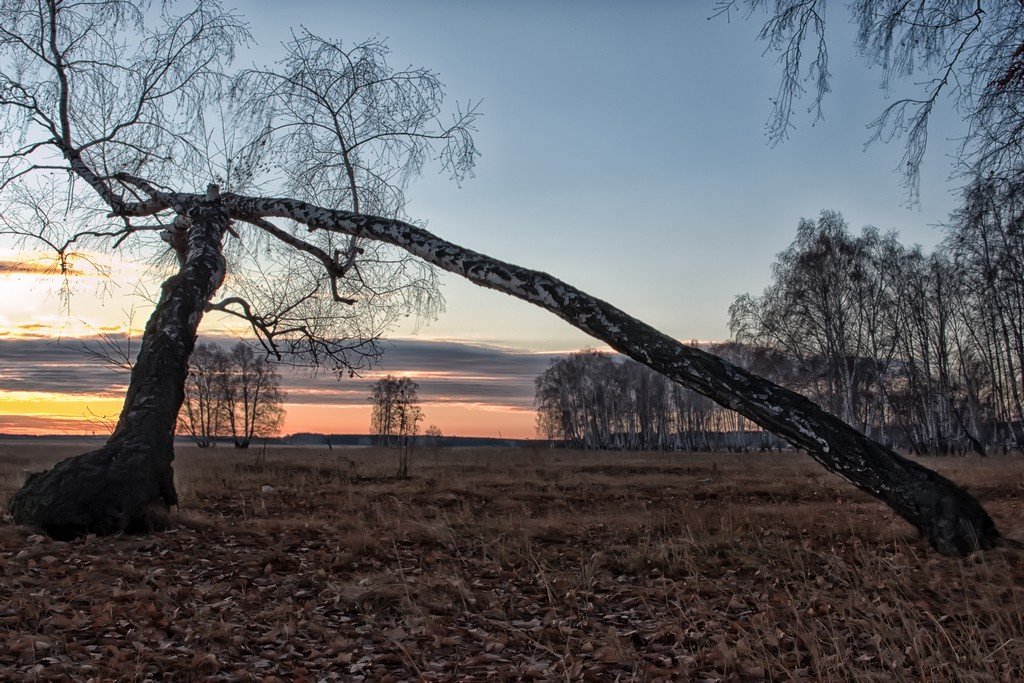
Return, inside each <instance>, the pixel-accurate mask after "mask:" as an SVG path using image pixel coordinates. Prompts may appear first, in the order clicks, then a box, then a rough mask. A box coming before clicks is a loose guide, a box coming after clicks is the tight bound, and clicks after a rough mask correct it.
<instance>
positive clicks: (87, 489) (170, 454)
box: [10, 203, 228, 539]
mask: <svg viewBox="0 0 1024 683" xmlns="http://www.w3.org/2000/svg"><path fill="white" fill-rule="evenodd" d="M188 216H189V218H190V219H191V223H192V226H191V228H190V229H189V240H188V254H187V257H186V259H185V262H184V265H183V266H182V268H181V270H180V271H179V272H178V274H176V275H175V276H173V277H171V278H169V279H168V280H167V281H166V282H165V283H164V284H163V291H162V294H161V296H160V301H159V302H158V303H157V306H156V310H154V311H153V315H152V316H151V317H150V319H149V322H148V323H147V324H146V331H145V334H144V335H143V337H142V345H141V349H140V350H139V356H138V358H137V359H136V362H135V365H134V367H133V368H132V375H131V382H130V384H129V386H128V393H127V395H126V397H125V402H124V407H123V408H122V410H121V416H120V418H119V419H118V422H117V426H116V427H115V428H114V432H113V434H112V435H111V436H110V438H109V439H108V440H107V442H106V444H104V445H103V446H102V447H101V448H99V449H97V450H95V451H90V452H88V453H84V454H82V455H79V456H76V457H73V458H69V459H67V460H63V461H61V462H60V463H58V464H57V465H56V466H54V468H53V469H51V470H48V471H46V472H41V473H39V474H33V475H32V476H30V477H29V479H28V481H26V482H25V485H24V486H23V487H22V488H21V490H20V491H18V492H17V493H16V494H15V496H14V498H13V499H12V500H11V504H10V508H11V513H12V514H13V516H14V520H15V521H16V522H17V523H19V524H27V525H30V526H35V527H39V528H41V529H43V530H44V531H45V532H46V533H48V534H50V535H51V536H53V537H54V538H60V539H67V538H73V537H76V536H81V535H84V534H89V533H97V534H109V533H115V532H118V531H144V530H147V529H152V528H154V527H158V526H160V524H161V522H162V520H163V519H164V518H165V517H166V512H167V509H168V508H169V507H170V506H171V505H174V504H176V503H177V500H178V499H177V494H176V492H175V490H174V472H173V470H172V468H171V461H172V460H173V459H174V427H175V424H176V421H177V416H178V410H179V409H180V408H181V403H182V400H183V398H184V388H185V377H186V375H187V374H188V357H189V355H190V354H191V353H192V348H193V347H194V346H195V341H196V328H197V327H198V325H199V321H200V319H202V316H203V311H204V309H205V307H206V304H207V302H209V300H210V298H211V297H212V296H213V294H214V292H215V291H216V290H217V288H218V287H220V285H221V283H222V282H223V280H224V257H223V255H222V253H221V238H222V236H223V234H224V230H225V229H226V228H227V225H228V214H227V212H226V211H225V210H224V209H223V208H221V207H220V206H219V204H213V203H210V204H205V205H199V206H195V207H194V208H192V209H191V210H190V211H189V212H188Z"/></svg>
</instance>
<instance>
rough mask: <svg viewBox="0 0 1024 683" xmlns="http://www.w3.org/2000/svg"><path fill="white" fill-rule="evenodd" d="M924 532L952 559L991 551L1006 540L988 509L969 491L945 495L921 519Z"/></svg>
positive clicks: (948, 492)
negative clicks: (977, 552)
mask: <svg viewBox="0 0 1024 683" xmlns="http://www.w3.org/2000/svg"><path fill="white" fill-rule="evenodd" d="M922 518H923V519H922V524H921V527H920V528H921V530H922V533H923V536H924V537H925V539H926V540H927V541H928V543H929V544H931V546H932V547H933V548H935V550H937V551H938V552H939V553H941V554H943V555H947V556H951V557H959V556H964V555H968V554H970V553H972V552H974V551H976V550H988V549H989V548H995V547H996V546H998V545H1001V544H1002V541H1003V538H1002V535H1001V534H1000V533H999V530H998V529H996V525H995V522H993V521H992V518H991V517H989V516H988V513H986V512H985V509H984V508H982V507H981V505H980V504H979V503H978V501H977V500H975V499H974V498H973V497H972V496H970V495H969V494H968V493H967V492H966V491H963V490H962V489H957V490H955V491H943V492H942V493H941V494H940V495H938V496H936V497H935V500H934V503H933V505H932V506H931V509H930V510H927V511H925V514H924V515H922Z"/></svg>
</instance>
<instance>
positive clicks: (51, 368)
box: [0, 337, 559, 410]
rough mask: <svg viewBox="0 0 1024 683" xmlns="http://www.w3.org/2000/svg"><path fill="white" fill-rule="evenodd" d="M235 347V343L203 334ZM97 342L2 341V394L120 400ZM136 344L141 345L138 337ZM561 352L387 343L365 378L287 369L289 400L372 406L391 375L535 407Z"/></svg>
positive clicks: (438, 397) (437, 397) (439, 397)
mask: <svg viewBox="0 0 1024 683" xmlns="http://www.w3.org/2000/svg"><path fill="white" fill-rule="evenodd" d="M203 339H204V341H213V342H215V343H217V344H219V345H224V346H229V345H231V344H233V343H234V341H235V340H233V339H227V338H209V337H204V338H203ZM83 343H84V344H89V343H92V344H93V345H94V347H95V344H96V340H95V339H93V340H90V339H64V340H61V341H52V340H47V339H40V338H25V337H12V338H0V368H2V370H0V391H7V392H43V393H46V392H54V391H60V392H61V393H64V394H74V395H79V396H99V397H105V398H115V397H119V396H122V395H123V393H124V390H125V386H126V385H127V383H128V377H127V375H126V374H125V373H124V372H118V371H116V370H115V369H113V368H112V367H110V366H108V365H106V364H104V363H102V362H101V361H100V360H98V359H96V358H93V357H90V356H87V355H84V354H83V353H82V345H83ZM136 345H137V340H136ZM558 355H559V354H555V353H536V352H531V351H523V350H517V349H511V348H505V347H499V346H488V345H482V344H475V343H467V342H461V341H437V340H418V339H397V340H394V341H390V342H388V343H387V344H386V351H385V355H384V357H383V359H382V362H381V364H380V365H379V366H378V367H376V368H375V369H374V370H373V371H371V372H367V373H365V374H364V375H363V376H362V377H355V378H349V377H347V376H345V377H343V378H342V379H338V378H337V376H336V375H335V374H333V373H331V372H325V371H321V372H318V373H314V372H311V371H308V370H303V369H295V368H289V367H281V368H280V372H281V375H282V379H283V384H284V388H285V390H286V391H287V392H288V402H289V403H295V404H304V405H322V406H328V405H366V404H367V402H368V398H369V395H370V390H371V387H372V385H373V383H374V382H375V381H376V380H377V379H379V378H380V377H382V376H384V375H386V374H394V375H404V376H409V377H412V378H413V379H414V380H415V381H416V382H418V383H419V385H420V398H421V400H422V401H423V403H425V404H464V405H477V406H490V407H495V406H497V407H504V408H506V409H512V410H530V409H532V406H533V382H534V379H535V378H536V376H537V375H538V374H540V373H541V372H542V371H543V370H544V368H546V367H547V365H548V363H549V361H550V360H551V358H554V357H556V356H558Z"/></svg>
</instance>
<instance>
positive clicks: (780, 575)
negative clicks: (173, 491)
mask: <svg viewBox="0 0 1024 683" xmlns="http://www.w3.org/2000/svg"><path fill="white" fill-rule="evenodd" d="M0 448H2V449H3V451H2V454H0V496H2V497H3V499H4V500H5V501H6V500H7V499H9V497H10V495H11V494H12V493H13V492H14V490H16V488H17V486H18V484H19V482H20V481H21V480H23V478H24V476H25V472H26V471H28V470H31V469H33V468H37V467H39V466H43V465H46V464H48V463H49V462H52V461H53V460H55V459H57V457H58V456H62V455H65V454H67V453H66V452H74V450H73V449H72V450H70V451H69V450H68V447H67V446H53V447H46V446H44V445H40V444H33V445H25V444H7V445H5V446H2V447H0ZM180 450H181V452H180V453H179V457H178V462H177V469H178V487H179V492H180V493H181V498H182V502H181V506H180V509H179V510H177V511H176V514H175V515H174V516H173V519H172V521H173V523H174V527H173V528H172V529H171V530H169V531H165V532H162V533H157V534H153V535H151V536H119V537H115V538H86V539H82V540H78V541H73V542H68V543H61V542H55V541H52V540H49V539H47V538H44V537H42V536H39V535H36V534H33V532H32V531H31V530H29V529H25V528H22V527H16V526H14V525H12V524H11V522H10V520H9V518H4V520H3V522H2V523H0V638H2V641H3V645H2V647H0V679H4V680H19V679H20V680H41V681H44V680H66V681H83V680H89V679H92V680H96V681H101V680H138V681H145V680H168V681H189V680H195V681H218V680H224V681H275V680H283V681H291V680H325V681H329V680H346V681H349V680H368V681H386V680H416V679H420V680H437V681H470V680H483V679H497V680H636V681H657V680H707V681H756V680H792V679H797V680H877V681H883V680H893V679H922V680H955V679H959V680H963V679H968V678H969V679H973V680H992V681H1013V680H1019V679H1020V678H1021V677H1022V676H1024V588H1022V587H1024V561H1022V555H1021V552H1020V551H1019V550H1014V549H1012V548H1007V549H999V550H996V551H992V552H987V553H983V554H978V555H975V556H973V557H969V558H966V559H949V558H943V557H940V556H937V555H935V554H934V553H932V552H930V551H928V550H926V549H925V548H924V547H923V546H922V545H921V544H920V543H919V542H917V541H916V540H915V539H914V536H913V532H912V530H911V529H910V528H909V527H908V526H907V525H906V524H905V523H903V522H902V521H901V520H899V519H895V518H894V517H893V515H892V514H891V513H890V512H889V510H888V509H887V508H885V507H884V506H882V505H881V504H879V503H877V502H875V501H874V500H872V499H870V498H868V497H867V496H864V495H862V494H860V493H859V492H857V491H856V490H854V489H852V488H851V487H850V486H848V485H846V484H845V483H844V482H842V481H840V480H839V479H837V478H835V477H833V476H831V475H829V474H827V473H825V472H823V471H821V470H820V469H819V468H817V467H816V466H815V465H814V464H813V463H811V462H809V461H807V460H806V458H804V457H803V456H800V455H799V454H792V453H785V454H757V453H751V454H722V455H710V454H701V455H693V454H630V453H573V452H559V451H548V450H543V449H539V450H498V449H490V450H486V449H482V450H455V449H453V450H450V451H441V450H438V451H429V450H423V451H420V452H418V453H417V454H416V455H415V456H414V461H413V474H414V476H413V477H412V478H410V479H404V480H395V479H391V478H390V477H388V476H386V475H387V473H388V472H390V471H392V469H393V467H394V461H395V455H394V453H391V452H387V451H377V450H371V449H346V450H344V451H342V450H340V449H339V450H334V451H328V450H326V449H305V448H283V447H282V448H277V449H270V450H269V451H268V452H267V453H266V454H265V458H261V459H260V460H259V462H257V461H256V460H257V459H256V454H255V453H249V454H239V453H236V452H234V451H232V450H231V449H227V448H223V447H222V448H217V449H212V450H205V451H199V450H195V449H191V448H182V449H180ZM927 464H929V465H933V466H938V468H939V469H941V470H943V471H944V472H945V473H946V474H948V475H949V476H952V477H953V478H954V479H955V480H957V481H960V482H964V483H966V484H968V485H969V487H970V489H971V491H972V492H973V493H974V494H975V495H978V496H980V497H981V498H982V499H983V501H984V502H985V505H986V507H987V508H988V509H989V510H990V512H991V513H992V514H993V516H994V517H995V518H996V520H997V522H998V523H999V525H1000V527H1001V528H1002V529H1003V530H1004V532H1005V533H1006V534H1007V535H1009V536H1011V537H1015V538H1024V524H1022V523H1021V513H1022V498H1024V461H1022V459H1021V458H1019V457H1013V456H1008V457H999V458H989V459H987V460H981V459H975V458H957V459H949V460H940V461H928V463H927Z"/></svg>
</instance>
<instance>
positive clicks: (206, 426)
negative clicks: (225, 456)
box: [178, 344, 230, 448]
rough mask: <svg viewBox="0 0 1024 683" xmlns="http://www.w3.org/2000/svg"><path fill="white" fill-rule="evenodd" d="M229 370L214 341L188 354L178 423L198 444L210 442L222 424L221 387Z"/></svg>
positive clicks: (205, 446) (225, 359)
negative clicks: (186, 373) (186, 372)
mask: <svg viewBox="0 0 1024 683" xmlns="http://www.w3.org/2000/svg"><path fill="white" fill-rule="evenodd" d="M229 372H230V370H229V369H228V357H227V354H226V353H224V352H223V351H221V350H220V349H219V348H217V347H216V346H215V345H214V344H199V345H197V346H196V347H195V349H193V350H192V355H191V356H189V359H188V375H187V376H186V378H185V395H184V400H183V403H182V404H181V410H180V411H179V412H178V424H179V425H180V427H181V428H182V429H184V430H185V432H186V433H188V434H189V435H190V436H191V437H192V439H193V440H194V441H195V442H196V445H197V446H199V447H200V448H208V447H210V446H212V445H214V443H215V440H216V438H217V437H218V436H220V434H221V430H222V429H223V428H224V422H225V419H224V418H225V412H224V390H223V387H224V384H225V380H226V377H227V376H228V374H229Z"/></svg>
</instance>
